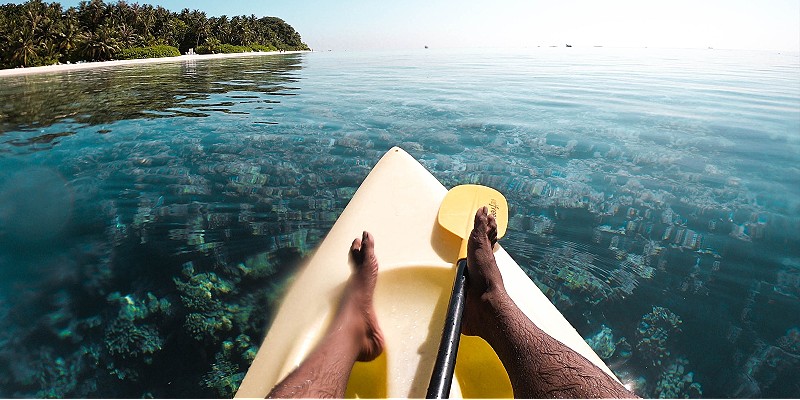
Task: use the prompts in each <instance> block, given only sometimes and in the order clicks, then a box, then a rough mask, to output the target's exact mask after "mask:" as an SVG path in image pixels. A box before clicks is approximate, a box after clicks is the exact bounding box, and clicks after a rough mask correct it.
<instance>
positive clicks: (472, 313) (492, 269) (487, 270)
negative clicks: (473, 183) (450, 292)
mask: <svg viewBox="0 0 800 400" xmlns="http://www.w3.org/2000/svg"><path fill="white" fill-rule="evenodd" d="M495 243H497V221H495V219H494V217H493V216H492V215H491V214H489V212H488V209H487V208H486V207H483V208H481V209H479V210H478V211H477V212H476V213H475V226H474V228H473V229H472V232H471V233H470V235H469V242H468V243H467V273H468V278H467V281H468V284H467V302H466V307H465V310H464V322H463V329H462V331H463V332H464V334H466V335H477V336H482V335H481V329H480V328H481V327H482V325H483V324H484V323H485V320H484V319H483V315H485V314H484V313H485V312H486V307H485V303H487V302H488V300H489V297H490V296H493V295H495V294H497V293H498V292H504V291H505V287H504V286H503V277H502V276H501V275H500V270H499V269H498V268H497V262H496V261H495V259H494V251H493V249H494V245H495Z"/></svg>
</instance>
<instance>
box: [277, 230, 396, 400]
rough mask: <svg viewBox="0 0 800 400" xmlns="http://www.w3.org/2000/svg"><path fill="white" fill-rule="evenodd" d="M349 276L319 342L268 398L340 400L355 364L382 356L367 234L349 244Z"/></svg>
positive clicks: (371, 241) (374, 272) (374, 263)
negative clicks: (350, 269)
mask: <svg viewBox="0 0 800 400" xmlns="http://www.w3.org/2000/svg"><path fill="white" fill-rule="evenodd" d="M350 257H351V260H352V261H353V273H352V274H351V275H350V278H349V279H348V281H347V284H346V286H345V289H344V293H343V295H342V300H341V303H339V308H338V310H337V311H336V315H335V316H334V318H333V323H332V324H331V326H330V328H329V329H328V331H327V332H326V333H325V335H324V336H323V338H322V341H321V342H320V343H319V344H318V345H317V347H315V348H314V350H313V351H312V352H311V354H310V355H309V356H308V358H306V359H305V360H304V361H303V362H302V363H301V364H300V366H299V367H297V369H295V370H294V371H292V372H291V373H290V374H289V375H288V376H287V377H286V378H284V380H283V381H281V382H280V383H278V385H276V386H275V387H274V388H273V389H272V391H270V392H269V394H268V395H267V398H342V397H344V392H345V389H346V388H347V381H348V380H349V379H350V371H351V370H352V369H353V364H355V362H356V361H371V360H373V359H375V358H376V357H378V356H379V355H380V354H381V353H382V352H383V344H384V340H383V333H382V332H381V330H380V327H379V326H378V321H377V319H376V316H375V309H374V307H373V303H372V297H373V294H374V293H375V284H376V282H377V279H378V259H377V258H376V257H375V241H374V239H373V237H372V235H370V234H369V233H367V232H364V233H363V235H362V236H361V238H356V239H355V240H354V241H353V244H352V245H351V246H350Z"/></svg>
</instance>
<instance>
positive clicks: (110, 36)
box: [78, 25, 120, 61]
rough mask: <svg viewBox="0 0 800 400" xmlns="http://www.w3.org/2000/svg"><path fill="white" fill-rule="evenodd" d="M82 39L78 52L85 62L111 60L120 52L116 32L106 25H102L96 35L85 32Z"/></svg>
mask: <svg viewBox="0 0 800 400" xmlns="http://www.w3.org/2000/svg"><path fill="white" fill-rule="evenodd" d="M81 39H82V40H81V43H80V45H79V46H78V51H79V53H80V54H81V55H82V56H83V59H85V60H89V61H107V60H111V59H113V58H114V57H115V56H116V55H117V53H119V51H120V43H119V40H118V39H117V38H116V37H115V35H114V30H113V29H112V28H110V27H108V26H106V25H100V26H99V27H98V28H97V32H94V33H93V32H84V33H83V34H82V37H81Z"/></svg>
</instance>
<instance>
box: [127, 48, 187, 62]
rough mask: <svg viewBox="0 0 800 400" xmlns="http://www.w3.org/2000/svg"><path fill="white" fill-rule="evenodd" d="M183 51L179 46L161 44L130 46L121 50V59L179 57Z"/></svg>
mask: <svg viewBox="0 0 800 400" xmlns="http://www.w3.org/2000/svg"><path fill="white" fill-rule="evenodd" d="M179 55H181V52H180V51H179V50H178V48H177V47H172V46H167V45H160V46H147V47H129V48H127V49H123V50H122V51H120V52H119V57H118V58H119V59H120V60H133V59H136V58H157V57H177V56H179Z"/></svg>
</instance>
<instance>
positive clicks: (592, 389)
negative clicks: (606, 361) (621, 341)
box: [462, 207, 635, 398]
mask: <svg viewBox="0 0 800 400" xmlns="http://www.w3.org/2000/svg"><path fill="white" fill-rule="evenodd" d="M496 238H497V223H496V222H495V220H494V218H493V217H492V216H491V215H488V213H487V210H486V207H484V208H482V209H480V210H478V212H477V213H476V215H475V229H473V231H472V234H471V235H470V238H469V243H468V246H467V268H468V270H467V271H468V275H467V276H468V277H467V301H466V306H465V309H464V322H463V329H462V331H463V332H464V334H466V335H477V336H480V337H482V338H483V339H484V340H486V341H487V342H489V344H490V345H491V346H492V348H493V349H494V351H495V352H496V353H497V355H498V356H499V357H500V361H502V362H503V366H504V367H505V368H506V371H507V372H508V376H509V378H510V379H511V386H512V387H513V389H514V396H515V397H524V398H542V397H568V398H597V397H605V398H608V397H635V395H634V394H633V393H631V392H629V391H628V390H626V389H625V387H623V386H622V385H621V384H620V383H619V382H617V381H615V380H614V379H612V378H611V377H609V376H608V375H606V373H605V372H603V371H602V370H600V368H598V367H597V366H596V365H594V364H592V363H591V362H590V361H589V360H587V359H586V358H584V357H583V356H581V355H580V354H578V353H576V352H575V351H574V350H572V349H571V348H569V347H567V346H565V345H564V344H562V343H561V342H559V341H558V340H556V339H554V338H552V337H551V336H550V335H548V334H547V333H545V332H544V331H542V330H541V329H539V327H538V326H536V324H534V323H533V322H531V320H530V319H528V317H527V316H526V315H525V314H524V313H523V312H522V311H521V310H520V309H519V308H518V307H517V305H516V304H515V303H514V300H513V299H511V297H509V295H508V293H507V292H506V289H505V286H504V285H503V277H502V275H500V270H499V269H498V267H497V262H496V261H495V258H494V253H493V251H492V247H493V245H494V241H495V240H496Z"/></svg>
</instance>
